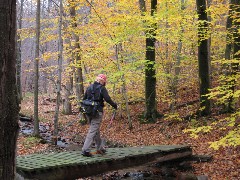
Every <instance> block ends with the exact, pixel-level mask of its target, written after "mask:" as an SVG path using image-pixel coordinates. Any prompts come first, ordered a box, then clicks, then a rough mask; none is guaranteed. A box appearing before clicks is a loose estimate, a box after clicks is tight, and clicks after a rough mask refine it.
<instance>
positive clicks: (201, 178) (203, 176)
mask: <svg viewBox="0 0 240 180" xmlns="http://www.w3.org/2000/svg"><path fill="white" fill-rule="evenodd" d="M197 180H208V177H207V176H205V175H200V176H197Z"/></svg>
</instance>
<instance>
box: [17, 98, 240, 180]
mask: <svg viewBox="0 0 240 180" xmlns="http://www.w3.org/2000/svg"><path fill="white" fill-rule="evenodd" d="M33 104H34V103H33V97H28V98H25V99H24V100H23V101H22V103H21V113H22V114H24V115H25V116H28V117H33ZM163 107H164V106H159V109H158V110H159V111H160V112H161V111H162V112H163ZM130 108H131V114H130V117H131V120H132V125H133V129H132V130H129V129H128V120H127V118H126V116H124V115H121V111H120V110H118V111H117V114H116V117H115V120H114V121H113V123H112V125H111V127H110V128H109V126H108V125H109V122H110V119H111V116H112V112H111V111H110V110H106V111H105V114H104V118H103V122H102V125H101V133H102V137H103V138H105V139H107V141H109V142H112V145H115V146H143V145H145V146H147V145H156V144H158V145H159V144H160V145H173V144H187V145H190V146H191V147H192V150H193V154H197V155H211V156H213V159H212V161H210V162H201V163H194V164H193V167H194V174H196V175H206V176H208V177H209V179H212V180H221V179H229V180H238V179H240V168H239V167H240V153H239V152H240V147H224V148H223V147H222V148H220V149H218V150H214V149H212V148H210V144H209V143H210V142H212V141H216V140H219V138H220V137H223V136H224V135H226V134H227V132H228V130H229V129H228V128H225V126H224V121H219V122H220V123H218V124H216V125H215V128H213V129H212V130H211V131H209V132H205V133H200V134H199V136H198V138H193V137H191V136H190V134H189V133H184V131H183V130H185V129H189V128H193V127H198V126H200V125H205V126H206V125H209V124H211V123H212V122H213V121H214V122H215V121H216V120H220V119H223V118H224V117H227V116H229V115H227V114H225V115H217V114H216V115H214V114H213V115H211V116H209V117H204V118H201V119H198V120H190V121H187V120H185V121H179V120H176V119H168V120H167V118H165V117H162V118H159V119H158V121H157V122H156V123H154V124H141V123H140V122H139V117H140V116H139V115H140V114H141V112H143V110H144V106H143V104H135V105H131V106H130ZM193 108H194V107H193ZM107 109H110V108H109V107H107ZM54 111H55V102H54V101H51V100H48V99H47V97H45V96H41V97H40V98H39V119H40V124H41V125H43V126H44V129H45V130H44V131H45V132H50V133H51V132H52V131H53V124H54V123H53V119H54V118H53V117H54ZM179 112H186V110H185V109H182V110H180V111H179ZM181 115H182V116H185V114H181ZM20 126H21V123H20ZM29 126H30V125H29ZM88 127H89V126H88V125H84V126H83V125H81V124H80V123H79V115H78V113H74V114H73V115H64V114H63V113H62V110H60V114H59V130H60V131H59V140H61V142H65V143H66V144H71V148H72V149H79V150H80V149H81V146H82V143H83V141H84V137H85V135H86V133H87V130H88ZM223 127H224V128H223ZM229 128H231V127H229ZM68 148H69V149H71V148H70V146H68ZM68 148H66V147H65V148H61V147H59V146H58V148H56V147H54V146H53V145H51V144H50V143H43V142H42V141H40V140H36V139H34V138H33V137H31V135H25V134H23V133H21V132H20V134H19V137H18V142H17V155H18V156H19V155H26V154H32V153H43V152H51V151H57V150H59V151H62V150H68Z"/></svg>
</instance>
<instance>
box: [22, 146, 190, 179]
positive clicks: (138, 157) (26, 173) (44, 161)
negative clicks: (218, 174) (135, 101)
mask: <svg viewBox="0 0 240 180" xmlns="http://www.w3.org/2000/svg"><path fill="white" fill-rule="evenodd" d="M191 155H192V150H191V148H190V147H189V146H185V145H173V146H168V145H159V146H143V147H128V148H108V149H107V153H106V154H105V155H94V156H93V157H83V156H82V155H81V152H80V151H67V152H60V153H50V154H32V155H27V156H19V157H17V172H18V173H19V174H20V175H22V176H23V177H24V178H26V179H35V180H36V179H38V180H68V179H69V180H74V179H77V178H81V177H87V176H92V175H96V174H100V173H104V172H107V171H111V170H116V169H122V168H127V167H131V166H136V165H141V164H144V163H148V162H151V161H155V160H157V161H158V162H164V161H169V160H175V159H179V158H184V157H188V156H191Z"/></svg>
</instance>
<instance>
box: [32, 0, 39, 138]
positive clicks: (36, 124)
mask: <svg viewBox="0 0 240 180" xmlns="http://www.w3.org/2000/svg"><path fill="white" fill-rule="evenodd" d="M39 40H40V0H37V11H36V44H35V45H36V47H35V61H34V73H35V76H34V132H33V134H34V136H39V119H38V79H39V46H40V45H39V43H40V42H39Z"/></svg>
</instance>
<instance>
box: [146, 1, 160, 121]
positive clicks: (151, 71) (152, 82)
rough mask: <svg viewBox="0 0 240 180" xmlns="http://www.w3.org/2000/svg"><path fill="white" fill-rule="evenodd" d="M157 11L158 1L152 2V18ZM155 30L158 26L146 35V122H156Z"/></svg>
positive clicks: (154, 26)
mask: <svg viewBox="0 0 240 180" xmlns="http://www.w3.org/2000/svg"><path fill="white" fill-rule="evenodd" d="M156 9H157V0H151V16H154V13H155V11H156ZM155 30H156V24H154V25H153V27H151V29H150V30H148V32H147V33H146V34H149V36H147V37H146V60H147V62H146V67H145V106H146V107H145V114H144V119H145V121H146V122H156V117H157V110H156V70H155V41H156V39H155V35H156V33H155Z"/></svg>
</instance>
